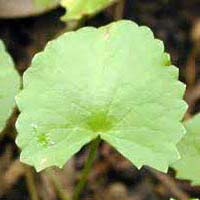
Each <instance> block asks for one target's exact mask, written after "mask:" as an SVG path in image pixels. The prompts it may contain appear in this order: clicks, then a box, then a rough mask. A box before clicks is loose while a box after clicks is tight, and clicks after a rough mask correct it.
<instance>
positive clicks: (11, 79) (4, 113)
mask: <svg viewBox="0 0 200 200" xmlns="http://www.w3.org/2000/svg"><path fill="white" fill-rule="evenodd" d="M19 86H20V77H19V75H18V73H17V71H16V70H15V69H14V64H13V62H12V59H11V57H10V56H9V55H8V53H6V51H5V47H4V45H3V42H2V41H0V132H1V131H2V130H3V128H4V127H5V125H6V121H7V120H8V118H9V116H10V115H11V113H12V111H13V108H14V105H15V99H14V98H15V95H16V94H17V92H18V90H19Z"/></svg>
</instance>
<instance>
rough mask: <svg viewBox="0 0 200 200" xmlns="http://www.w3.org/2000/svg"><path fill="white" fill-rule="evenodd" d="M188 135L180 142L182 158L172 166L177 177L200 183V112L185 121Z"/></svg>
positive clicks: (179, 147)
mask: <svg viewBox="0 0 200 200" xmlns="http://www.w3.org/2000/svg"><path fill="white" fill-rule="evenodd" d="M185 127H186V130H187V134H186V136H185V137H184V138H183V139H182V140H181V142H180V143H179V144H178V149H179V152H180V154H181V159H180V160H178V161H177V162H176V163H175V164H174V165H172V167H174V168H175V169H176V170H177V177H178V178H182V179H188V180H191V181H192V184H194V185H196V184H198V185H199V184H200V114H198V115H196V116H195V117H194V118H193V119H191V120H189V121H186V122H185Z"/></svg>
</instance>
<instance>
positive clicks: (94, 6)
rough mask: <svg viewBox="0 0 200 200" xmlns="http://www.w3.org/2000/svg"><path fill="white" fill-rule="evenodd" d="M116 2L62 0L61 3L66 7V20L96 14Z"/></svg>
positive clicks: (64, 18)
mask: <svg viewBox="0 0 200 200" xmlns="http://www.w3.org/2000/svg"><path fill="white" fill-rule="evenodd" d="M114 2H116V0H92V1H91V0H61V5H62V6H63V7H64V8H66V10H67V12H66V15H65V16H63V17H62V19H63V20H64V21H70V20H79V19H81V18H82V17H84V16H88V15H94V14H95V13H97V12H99V11H101V10H103V9H105V8H106V7H108V6H110V5H111V4H113V3H114Z"/></svg>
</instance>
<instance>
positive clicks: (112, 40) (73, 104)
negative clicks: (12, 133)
mask: <svg viewBox="0 0 200 200" xmlns="http://www.w3.org/2000/svg"><path fill="white" fill-rule="evenodd" d="M169 65H170V60H169V56H168V54H166V53H164V47H163V43H162V42H161V41H159V40H156V39H154V37H153V34H152V32H151V31H150V29H149V28H147V27H144V26H142V27H138V26H137V25H136V24H135V23H133V22H131V21H125V20H124V21H119V22H116V23H112V24H110V25H108V26H105V27H102V28H99V29H96V28H92V27H87V28H82V29H80V30H78V31H77V32H69V33H66V34H64V35H62V36H60V37H59V38H58V39H56V40H55V41H52V42H50V43H49V44H48V45H47V47H46V49H45V50H44V52H42V53H39V54H38V55H37V56H36V57H35V58H34V59H33V63H32V67H31V68H29V69H28V70H27V71H26V72H25V74H24V78H23V80H24V89H23V91H22V92H21V94H20V95H19V96H18V98H17V104H18V106H19V108H20V110H21V114H20V116H19V119H18V122H17V129H18V132H19V135H18V138H17V144H18V145H19V147H21V148H22V154H21V160H22V161H23V162H25V163H28V164H30V165H34V166H35V167H36V169H37V170H38V171H39V170H42V169H44V168H46V167H48V166H52V165H56V166H60V167H61V166H62V165H63V164H64V163H65V162H66V161H67V160H68V159H69V158H70V157H71V156H72V155H73V154H74V153H75V152H78V151H79V150H80V148H81V147H82V146H83V145H84V144H86V143H88V142H90V141H91V140H92V139H94V138H96V137H97V136H98V135H100V137H101V138H102V139H103V140H105V141H107V142H109V143H110V144H111V145H112V146H114V147H115V148H116V149H117V150H118V151H119V152H121V153H122V154H123V155H124V156H125V157H127V158H128V159H129V160H130V161H131V162H133V163H134V164H135V165H136V166H137V167H141V166H142V165H150V166H152V167H155V168H157V169H159V170H162V171H166V169H167V168H168V165H169V164H170V163H172V162H174V161H175V160H177V159H178V158H179V154H178V152H177V149H176V144H177V142H178V141H179V140H180V139H181V138H182V136H183V134H184V132H185V129H184V128H183V126H182V124H181V122H180V121H181V119H182V117H183V114H184V112H185V110H186V104H185V102H184V101H183V100H182V96H183V93H184V90H185V86H184V85H183V84H182V83H181V82H179V81H178V80H177V79H178V69H177V68H176V67H174V66H169Z"/></svg>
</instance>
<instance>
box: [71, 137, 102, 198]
mask: <svg viewBox="0 0 200 200" xmlns="http://www.w3.org/2000/svg"><path fill="white" fill-rule="evenodd" d="M100 141H101V139H100V137H99V136H98V137H97V138H96V139H95V140H93V141H92V143H91V144H90V151H89V155H88V158H87V160H86V162H85V166H84V169H83V171H82V176H81V179H80V181H79V183H78V184H77V186H76V187H75V190H74V196H73V200H78V199H79V197H80V194H81V192H82V190H83V188H84V186H85V184H86V181H87V178H88V175H89V173H90V170H91V168H92V163H93V161H94V159H95V156H96V152H97V149H98V146H99V143H100Z"/></svg>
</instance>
